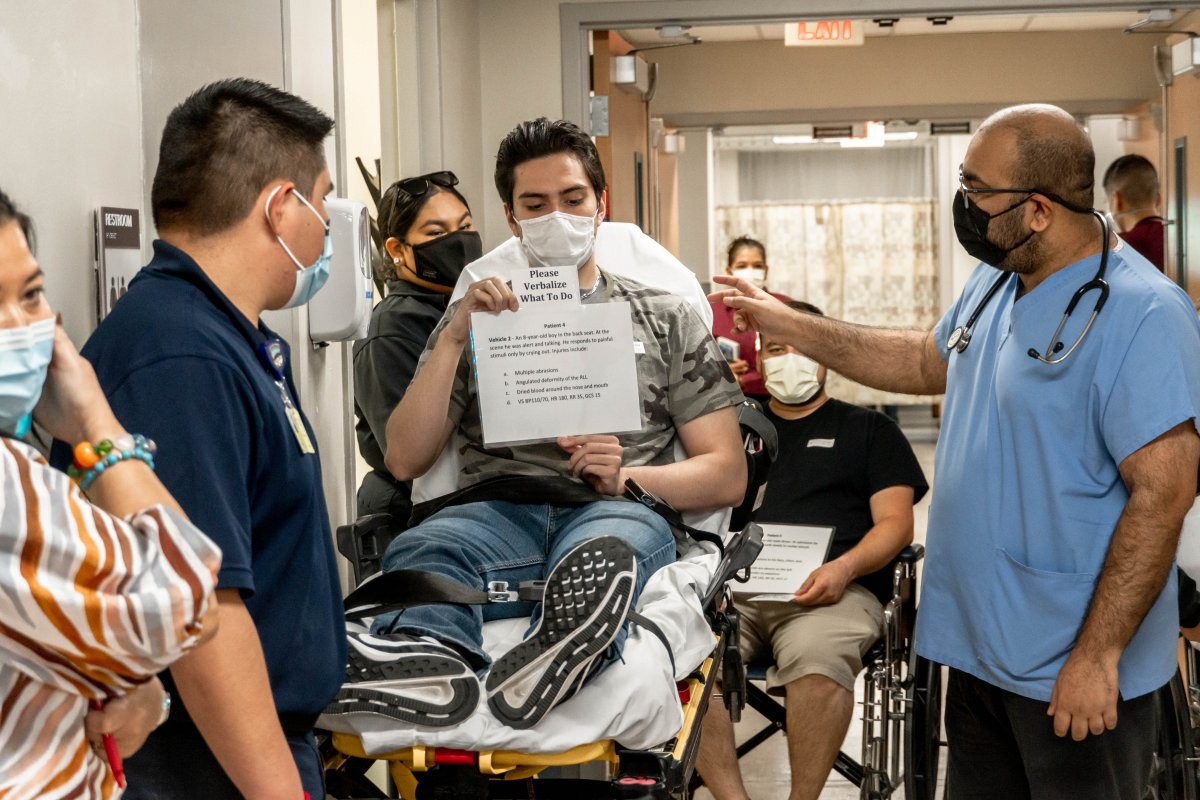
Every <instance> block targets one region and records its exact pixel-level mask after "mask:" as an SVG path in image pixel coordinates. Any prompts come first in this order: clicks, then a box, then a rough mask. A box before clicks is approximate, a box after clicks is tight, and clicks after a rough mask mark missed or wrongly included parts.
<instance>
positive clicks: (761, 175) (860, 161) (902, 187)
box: [718, 144, 936, 204]
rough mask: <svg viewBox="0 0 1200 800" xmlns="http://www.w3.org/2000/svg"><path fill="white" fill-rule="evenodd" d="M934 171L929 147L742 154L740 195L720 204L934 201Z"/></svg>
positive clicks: (739, 168) (739, 173) (739, 169)
mask: <svg viewBox="0 0 1200 800" xmlns="http://www.w3.org/2000/svg"><path fill="white" fill-rule="evenodd" d="M933 169H934V156H933V148H932V147H931V146H930V145H926V144H920V145H909V146H903V145H902V146H896V145H895V144H892V145H888V146H887V147H880V148H869V149H834V150H828V149H812V150H767V151H754V150H743V151H740V152H738V154H737V176H738V181H737V182H738V185H737V196H736V197H730V196H726V197H722V198H719V199H718V203H724V204H733V203H762V202H767V203H783V202H793V201H798V202H816V201H830V200H861V199H862V198H864V197H873V198H877V199H885V198H886V199H902V198H910V197H934V196H935V194H936V193H935V192H934V186H933ZM731 188H732V187H731Z"/></svg>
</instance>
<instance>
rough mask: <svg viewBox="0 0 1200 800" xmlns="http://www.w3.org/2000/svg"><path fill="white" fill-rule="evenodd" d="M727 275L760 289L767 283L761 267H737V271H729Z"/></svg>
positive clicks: (765, 272)
mask: <svg viewBox="0 0 1200 800" xmlns="http://www.w3.org/2000/svg"><path fill="white" fill-rule="evenodd" d="M729 274H730V275H732V276H733V277H735V278H741V279H743V280H745V281H748V282H750V283H752V284H754V285H755V286H757V287H758V288H760V289H761V288H762V287H763V284H765V283H766V282H767V271H766V270H765V269H763V268H762V267H739V268H738V269H735V270H731V271H730V273H729Z"/></svg>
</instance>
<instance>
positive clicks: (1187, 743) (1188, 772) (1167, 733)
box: [1143, 672, 1198, 800]
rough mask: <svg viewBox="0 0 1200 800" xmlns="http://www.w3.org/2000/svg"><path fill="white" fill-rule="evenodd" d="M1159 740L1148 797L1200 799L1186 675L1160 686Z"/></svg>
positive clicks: (1157, 700) (1157, 698)
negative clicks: (1184, 680)
mask: <svg viewBox="0 0 1200 800" xmlns="http://www.w3.org/2000/svg"><path fill="white" fill-rule="evenodd" d="M1155 699H1156V702H1157V703H1158V715H1159V720H1160V722H1159V727H1158V742H1157V743H1156V745H1155V748H1154V761H1153V764H1152V766H1151V773H1150V780H1149V781H1148V784H1147V786H1146V791H1145V794H1144V795H1143V797H1144V798H1145V800H1197V794H1198V790H1197V788H1198V787H1197V773H1196V738H1195V733H1196V731H1195V728H1194V726H1193V724H1192V715H1191V709H1190V707H1189V705H1188V699H1189V698H1188V691H1187V687H1186V686H1185V685H1184V682H1183V677H1182V676H1181V675H1180V674H1179V673H1178V672H1176V673H1175V675H1174V676H1173V677H1172V678H1171V682H1170V683H1168V684H1167V685H1166V686H1164V687H1163V688H1161V689H1159V690H1158V693H1157V695H1156V698H1155Z"/></svg>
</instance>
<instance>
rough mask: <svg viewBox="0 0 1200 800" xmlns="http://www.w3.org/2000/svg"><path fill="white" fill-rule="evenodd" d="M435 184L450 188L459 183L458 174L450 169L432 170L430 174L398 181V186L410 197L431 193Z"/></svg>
mask: <svg viewBox="0 0 1200 800" xmlns="http://www.w3.org/2000/svg"><path fill="white" fill-rule="evenodd" d="M434 184H436V185H438V186H441V187H444V188H449V187H451V186H457V185H458V176H457V175H455V174H454V173H453V172H451V171H450V170H448V169H444V170H440V171H438V172H430V173H429V174H428V175H418V176H417V177H415V178H405V179H404V180H402V181H399V182H397V183H396V188H397V189H399V190H400V191H402V192H404V193H405V194H407V195H409V196H410V197H423V196H424V195H426V194H429V190H430V189H431V188H432V187H433V186H434Z"/></svg>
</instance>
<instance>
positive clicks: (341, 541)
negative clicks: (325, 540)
mask: <svg viewBox="0 0 1200 800" xmlns="http://www.w3.org/2000/svg"><path fill="white" fill-rule="evenodd" d="M395 528H396V520H395V518H394V517H392V515H391V514H386V513H384V514H368V515H366V516H365V517H359V518H358V519H356V520H354V522H351V523H350V524H348V525H339V526H338V529H337V536H336V540H337V549H338V552H339V553H341V554H342V555H343V556H345V557H346V560H347V561H349V562H350V565H351V567H353V569H354V582H355V583H356V584H359V583H362V582H363V581H364V580H366V579H367V578H369V577H370V576H371V575H374V574H375V573H376V572H378V571H379V570H380V569H381V567H382V562H383V551H384V550H386V549H387V546H388V544H389V543H390V542H391V541H392V539H394V538H395V537H396V534H395V533H394V531H395Z"/></svg>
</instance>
